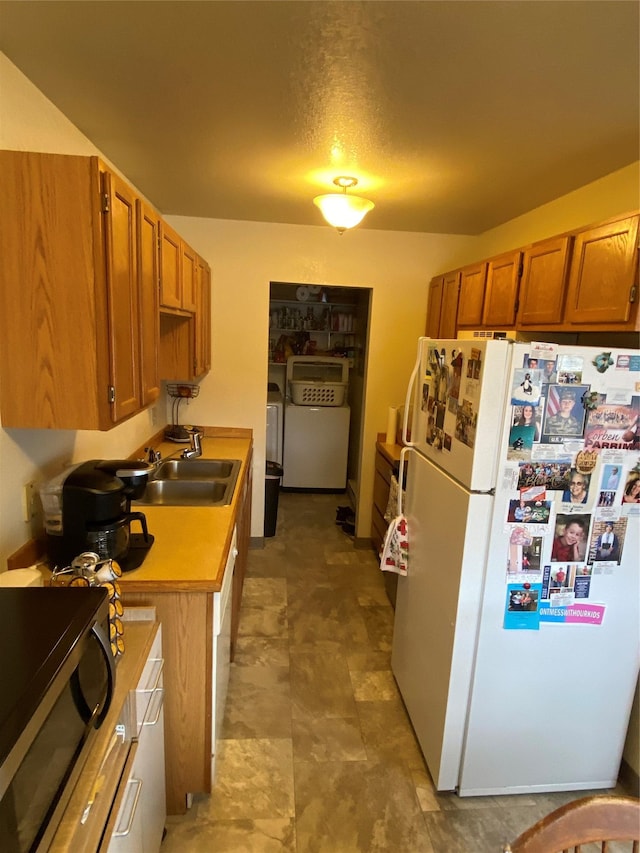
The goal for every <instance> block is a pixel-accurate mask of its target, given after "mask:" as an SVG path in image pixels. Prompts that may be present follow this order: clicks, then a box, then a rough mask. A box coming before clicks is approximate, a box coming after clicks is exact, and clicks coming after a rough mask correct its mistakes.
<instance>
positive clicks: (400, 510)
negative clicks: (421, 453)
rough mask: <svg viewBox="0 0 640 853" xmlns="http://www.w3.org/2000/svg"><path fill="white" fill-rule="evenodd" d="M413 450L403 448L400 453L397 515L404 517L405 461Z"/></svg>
mask: <svg viewBox="0 0 640 853" xmlns="http://www.w3.org/2000/svg"><path fill="white" fill-rule="evenodd" d="M411 450H412V448H411V447H403V448H402V450H401V451H400V467H399V468H398V506H397V510H396V515H404V507H403V506H402V504H403V500H402V496H403V495H404V471H405V459H406V458H407V454H408V453H411Z"/></svg>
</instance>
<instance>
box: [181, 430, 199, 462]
mask: <svg viewBox="0 0 640 853" xmlns="http://www.w3.org/2000/svg"><path fill="white" fill-rule="evenodd" d="M185 430H186V431H187V432H188V433H189V440H190V442H191V444H190V447H189V449H188V450H183V451H182V453H181V454H180V455H181V457H182V458H183V459H197V457H198V456H202V444H201V443H200V439H201V438H202V433H201V432H200V430H199V429H198V427H185Z"/></svg>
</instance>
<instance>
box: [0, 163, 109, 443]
mask: <svg viewBox="0 0 640 853" xmlns="http://www.w3.org/2000/svg"><path fill="white" fill-rule="evenodd" d="M0 185H1V186H2V192H0V257H1V258H2V263H1V264H0V322H1V323H2V334H0V395H1V396H0V399H1V404H2V424H3V426H5V427H10V426H16V427H34V428H49V427H57V428H70V429H71V428H72V429H81V428H87V429H90V428H95V427H96V426H97V421H98V419H99V413H100V409H101V407H102V408H104V409H106V399H107V398H106V392H107V389H106V384H105V383H104V381H102V380H105V379H106V372H105V371H104V370H101V371H100V372H99V369H98V354H97V351H96V350H97V347H96V338H95V335H96V320H97V316H98V315H100V316H101V315H102V308H103V306H100V305H97V304H96V292H97V291H98V290H99V289H100V287H102V286H103V278H101V279H100V281H99V282H96V279H95V276H96V275H98V276H101V275H103V271H102V270H100V269H97V270H96V267H95V259H96V258H95V253H96V252H97V251H99V249H100V217H99V213H98V204H99V184H98V180H97V167H96V165H95V163H94V161H92V160H90V159H89V158H86V157H67V156H64V157H62V156H60V155H43V154H29V153H25V152H16V151H3V152H0ZM78 388H81V389H82V393H81V394H79V393H78ZM99 394H103V395H104V400H102V399H101V400H100V401H99V399H98V395H99Z"/></svg>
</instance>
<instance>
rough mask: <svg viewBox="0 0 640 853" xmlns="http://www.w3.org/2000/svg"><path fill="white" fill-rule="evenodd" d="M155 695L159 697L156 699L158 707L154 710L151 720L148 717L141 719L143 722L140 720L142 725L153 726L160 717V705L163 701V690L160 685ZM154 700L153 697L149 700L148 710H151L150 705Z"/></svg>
mask: <svg viewBox="0 0 640 853" xmlns="http://www.w3.org/2000/svg"><path fill="white" fill-rule="evenodd" d="M156 697H159V699H157V702H158V708H157V710H156V715H155V717H154V718H153V720H148V719H145V720H143V722H142V725H143V726H155V725H156V723H157V722H158V720H159V719H160V714H161V713H162V705H163V703H164V690H163V688H162V687H160V688H159V689H158V691H157V692H156ZM154 700H155V697H154V699H152V700H151V702H149V710H151V705H152V704H153V702H154Z"/></svg>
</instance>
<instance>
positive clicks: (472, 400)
mask: <svg viewBox="0 0 640 853" xmlns="http://www.w3.org/2000/svg"><path fill="white" fill-rule="evenodd" d="M481 372H482V352H481V350H480V349H475V348H473V349H472V350H471V353H470V357H469V358H468V359H466V362H465V358H464V356H463V354H462V352H461V351H460V350H457V349H455V348H454V349H451V350H450V351H449V352H448V353H447V352H446V350H444V349H442V350H438V349H437V348H436V347H434V346H432V347H430V348H429V357H428V363H427V366H426V374H425V376H424V379H423V384H422V404H421V405H422V411H423V412H424V413H425V414H426V417H427V428H426V436H425V440H426V443H427V444H429V445H430V446H431V447H432V448H433V449H434V450H442V451H445V452H447V451H448V452H450V451H451V449H452V445H453V442H455V441H459V442H461V443H462V444H464V445H466V446H467V447H469V448H472V449H473V447H474V445H475V435H476V427H477V424H478V402H479V394H480V377H481Z"/></svg>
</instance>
